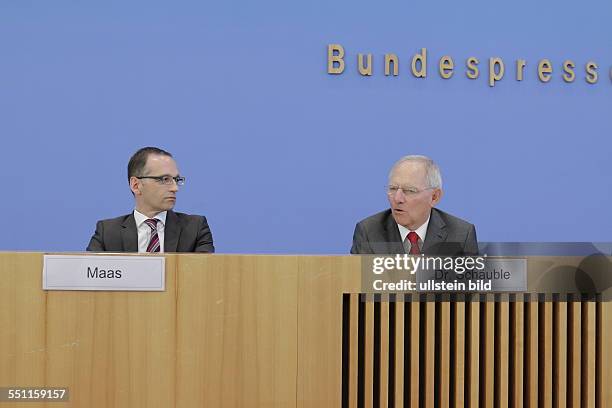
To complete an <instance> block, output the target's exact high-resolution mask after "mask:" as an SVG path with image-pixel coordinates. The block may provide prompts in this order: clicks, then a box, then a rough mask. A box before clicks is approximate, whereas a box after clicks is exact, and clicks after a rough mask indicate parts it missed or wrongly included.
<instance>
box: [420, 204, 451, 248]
mask: <svg viewBox="0 0 612 408" xmlns="http://www.w3.org/2000/svg"><path fill="white" fill-rule="evenodd" d="M447 235H448V231H447V230H446V223H445V222H444V221H443V220H442V218H441V217H440V214H438V212H437V211H436V210H435V209H432V210H431V216H430V219H429V226H427V235H426V236H425V242H424V243H423V248H422V250H421V252H423V253H424V254H426V255H436V254H435V253H430V250H431V249H435V248H436V246H438V244H441V243H442V242H444V241H446V237H447ZM434 252H435V251H434Z"/></svg>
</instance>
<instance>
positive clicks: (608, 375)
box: [598, 300, 612, 408]
mask: <svg viewBox="0 0 612 408" xmlns="http://www.w3.org/2000/svg"><path fill="white" fill-rule="evenodd" d="M599 312H600V316H601V317H600V327H599V330H598V333H599V338H600V342H599V345H600V354H599V355H600V356H601V358H600V361H601V364H600V370H601V371H600V377H599V378H600V382H599V386H600V394H599V395H600V396H601V402H600V404H599V406H600V407H601V408H612V387H611V386H610V384H612V347H610V346H609V345H610V339H612V301H609V300H605V301H603V302H601V303H600V304H599Z"/></svg>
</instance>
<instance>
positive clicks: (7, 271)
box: [0, 253, 48, 386]
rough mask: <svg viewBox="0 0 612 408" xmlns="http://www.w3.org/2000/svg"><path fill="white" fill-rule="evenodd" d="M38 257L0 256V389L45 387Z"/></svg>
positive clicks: (42, 294) (42, 297)
mask: <svg viewBox="0 0 612 408" xmlns="http://www.w3.org/2000/svg"><path fill="white" fill-rule="evenodd" d="M41 271H42V255H41V254H32V253H17V254H14V253H0V274H1V279H0V386H9V385H19V386H23V385H31V386H36V385H40V384H45V383H46V379H45V371H46V370H45V369H46V353H47V351H48V349H47V344H46V319H45V318H46V316H45V313H46V296H45V292H43V291H42V289H41V287H42V278H41Z"/></svg>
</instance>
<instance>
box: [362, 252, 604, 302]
mask: <svg viewBox="0 0 612 408" xmlns="http://www.w3.org/2000/svg"><path fill="white" fill-rule="evenodd" d="M589 258H590V257H564V256H557V257H529V256H527V257H501V256H494V257H491V256H487V255H482V256H426V255H408V254H396V255H388V256H364V257H363V259H362V293H366V294H382V295H385V294H397V293H405V294H409V293H417V294H419V293H420V294H423V293H433V294H438V293H450V294H453V293H455V294H457V293H465V294H474V293H476V294H487V293H538V294H544V295H550V297H551V298H552V296H555V295H577V296H581V297H582V298H585V297H586V298H593V299H595V298H596V297H597V298H598V299H602V297H601V296H602V295H603V296H604V300H609V299H610V297H611V296H610V295H611V294H612V293H611V292H612V290H610V288H611V287H612V282H608V280H611V281H612V262H610V257H609V256H603V257H600V258H599V260H598V262H597V264H596V266H594V267H593V260H592V259H590V260H589ZM587 264H588V265H590V267H589V268H587V270H585V265H587Z"/></svg>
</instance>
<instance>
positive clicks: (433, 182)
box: [389, 154, 442, 188]
mask: <svg viewBox="0 0 612 408" xmlns="http://www.w3.org/2000/svg"><path fill="white" fill-rule="evenodd" d="M407 161H416V162H420V163H423V165H424V166H425V177H426V178H427V184H428V186H427V187H431V188H442V175H441V174H440V168H439V167H438V165H437V164H436V163H435V162H434V161H433V160H432V159H430V158H429V157H427V156H421V155H416V154H415V155H409V156H404V157H402V158H401V159H399V160H398V161H396V162H395V164H394V165H393V167H391V170H390V171H389V179H391V174H392V173H393V170H395V168H396V167H397V166H399V165H400V164H402V163H404V162H407Z"/></svg>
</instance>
